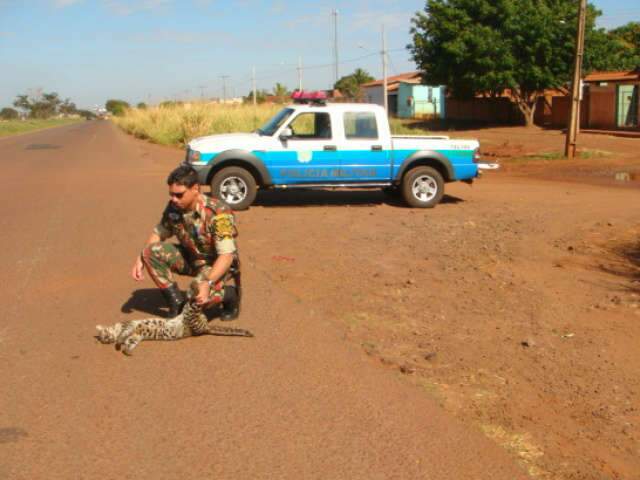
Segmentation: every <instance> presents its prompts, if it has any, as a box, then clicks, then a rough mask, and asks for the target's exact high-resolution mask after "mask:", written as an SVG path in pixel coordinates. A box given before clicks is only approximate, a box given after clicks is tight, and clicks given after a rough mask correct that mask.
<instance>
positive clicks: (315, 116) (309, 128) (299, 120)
mask: <svg viewBox="0 0 640 480" xmlns="http://www.w3.org/2000/svg"><path fill="white" fill-rule="evenodd" d="M288 126H289V128H290V129H291V130H292V131H293V138H296V139H298V140H317V139H327V138H331V118H330V117H329V114H328V113H323V112H309V113H301V114H300V115H298V116H297V117H296V118H294V119H293V121H292V122H291V123H290V124H289V125H288Z"/></svg>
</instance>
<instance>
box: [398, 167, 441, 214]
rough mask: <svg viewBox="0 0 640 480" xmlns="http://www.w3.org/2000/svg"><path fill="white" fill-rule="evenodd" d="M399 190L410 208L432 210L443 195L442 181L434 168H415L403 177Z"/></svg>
mask: <svg viewBox="0 0 640 480" xmlns="http://www.w3.org/2000/svg"><path fill="white" fill-rule="evenodd" d="M400 189H401V191H402V198H404V201H405V202H407V204H408V205H409V206H410V207H415V208H433V207H435V206H436V205H437V204H438V203H439V202H440V200H441V199H442V195H444V180H443V179H442V175H441V174H440V172H438V171H437V170H436V169H435V168H432V167H424V166H422V167H416V168H413V169H411V170H409V171H408V172H407V173H406V174H405V175H404V178H403V179H402V185H401V187H400Z"/></svg>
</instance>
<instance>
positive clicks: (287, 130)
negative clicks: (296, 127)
mask: <svg viewBox="0 0 640 480" xmlns="http://www.w3.org/2000/svg"><path fill="white" fill-rule="evenodd" d="M291 137H293V130H291V129H290V128H285V129H283V130H282V132H281V133H280V140H282V141H283V142H286V141H287V139H289V138H291Z"/></svg>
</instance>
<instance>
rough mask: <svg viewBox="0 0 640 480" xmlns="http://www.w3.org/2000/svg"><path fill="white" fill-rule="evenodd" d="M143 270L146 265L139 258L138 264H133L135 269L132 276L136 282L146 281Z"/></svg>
mask: <svg viewBox="0 0 640 480" xmlns="http://www.w3.org/2000/svg"><path fill="white" fill-rule="evenodd" d="M143 270H144V263H142V259H141V258H140V257H139V256H138V257H137V258H136V263H134V264H133V268H132V269H131V276H132V277H133V279H134V280H135V281H136V282H139V281H140V280H144V274H143V273H142V272H143Z"/></svg>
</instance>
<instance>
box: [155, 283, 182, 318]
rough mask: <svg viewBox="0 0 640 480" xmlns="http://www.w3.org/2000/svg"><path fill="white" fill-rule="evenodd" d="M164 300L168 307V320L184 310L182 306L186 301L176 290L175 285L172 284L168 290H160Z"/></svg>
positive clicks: (177, 289)
mask: <svg viewBox="0 0 640 480" xmlns="http://www.w3.org/2000/svg"><path fill="white" fill-rule="evenodd" d="M160 291H161V292H162V295H163V296H164V299H165V300H166V301H167V305H169V314H168V317H169V318H173V317H176V316H178V315H180V313H182V309H183V308H184V304H185V303H186V302H187V299H186V297H185V295H184V293H182V292H181V291H180V289H179V288H178V284H177V283H172V284H171V285H170V286H169V287H168V288H163V289H161V290H160Z"/></svg>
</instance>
